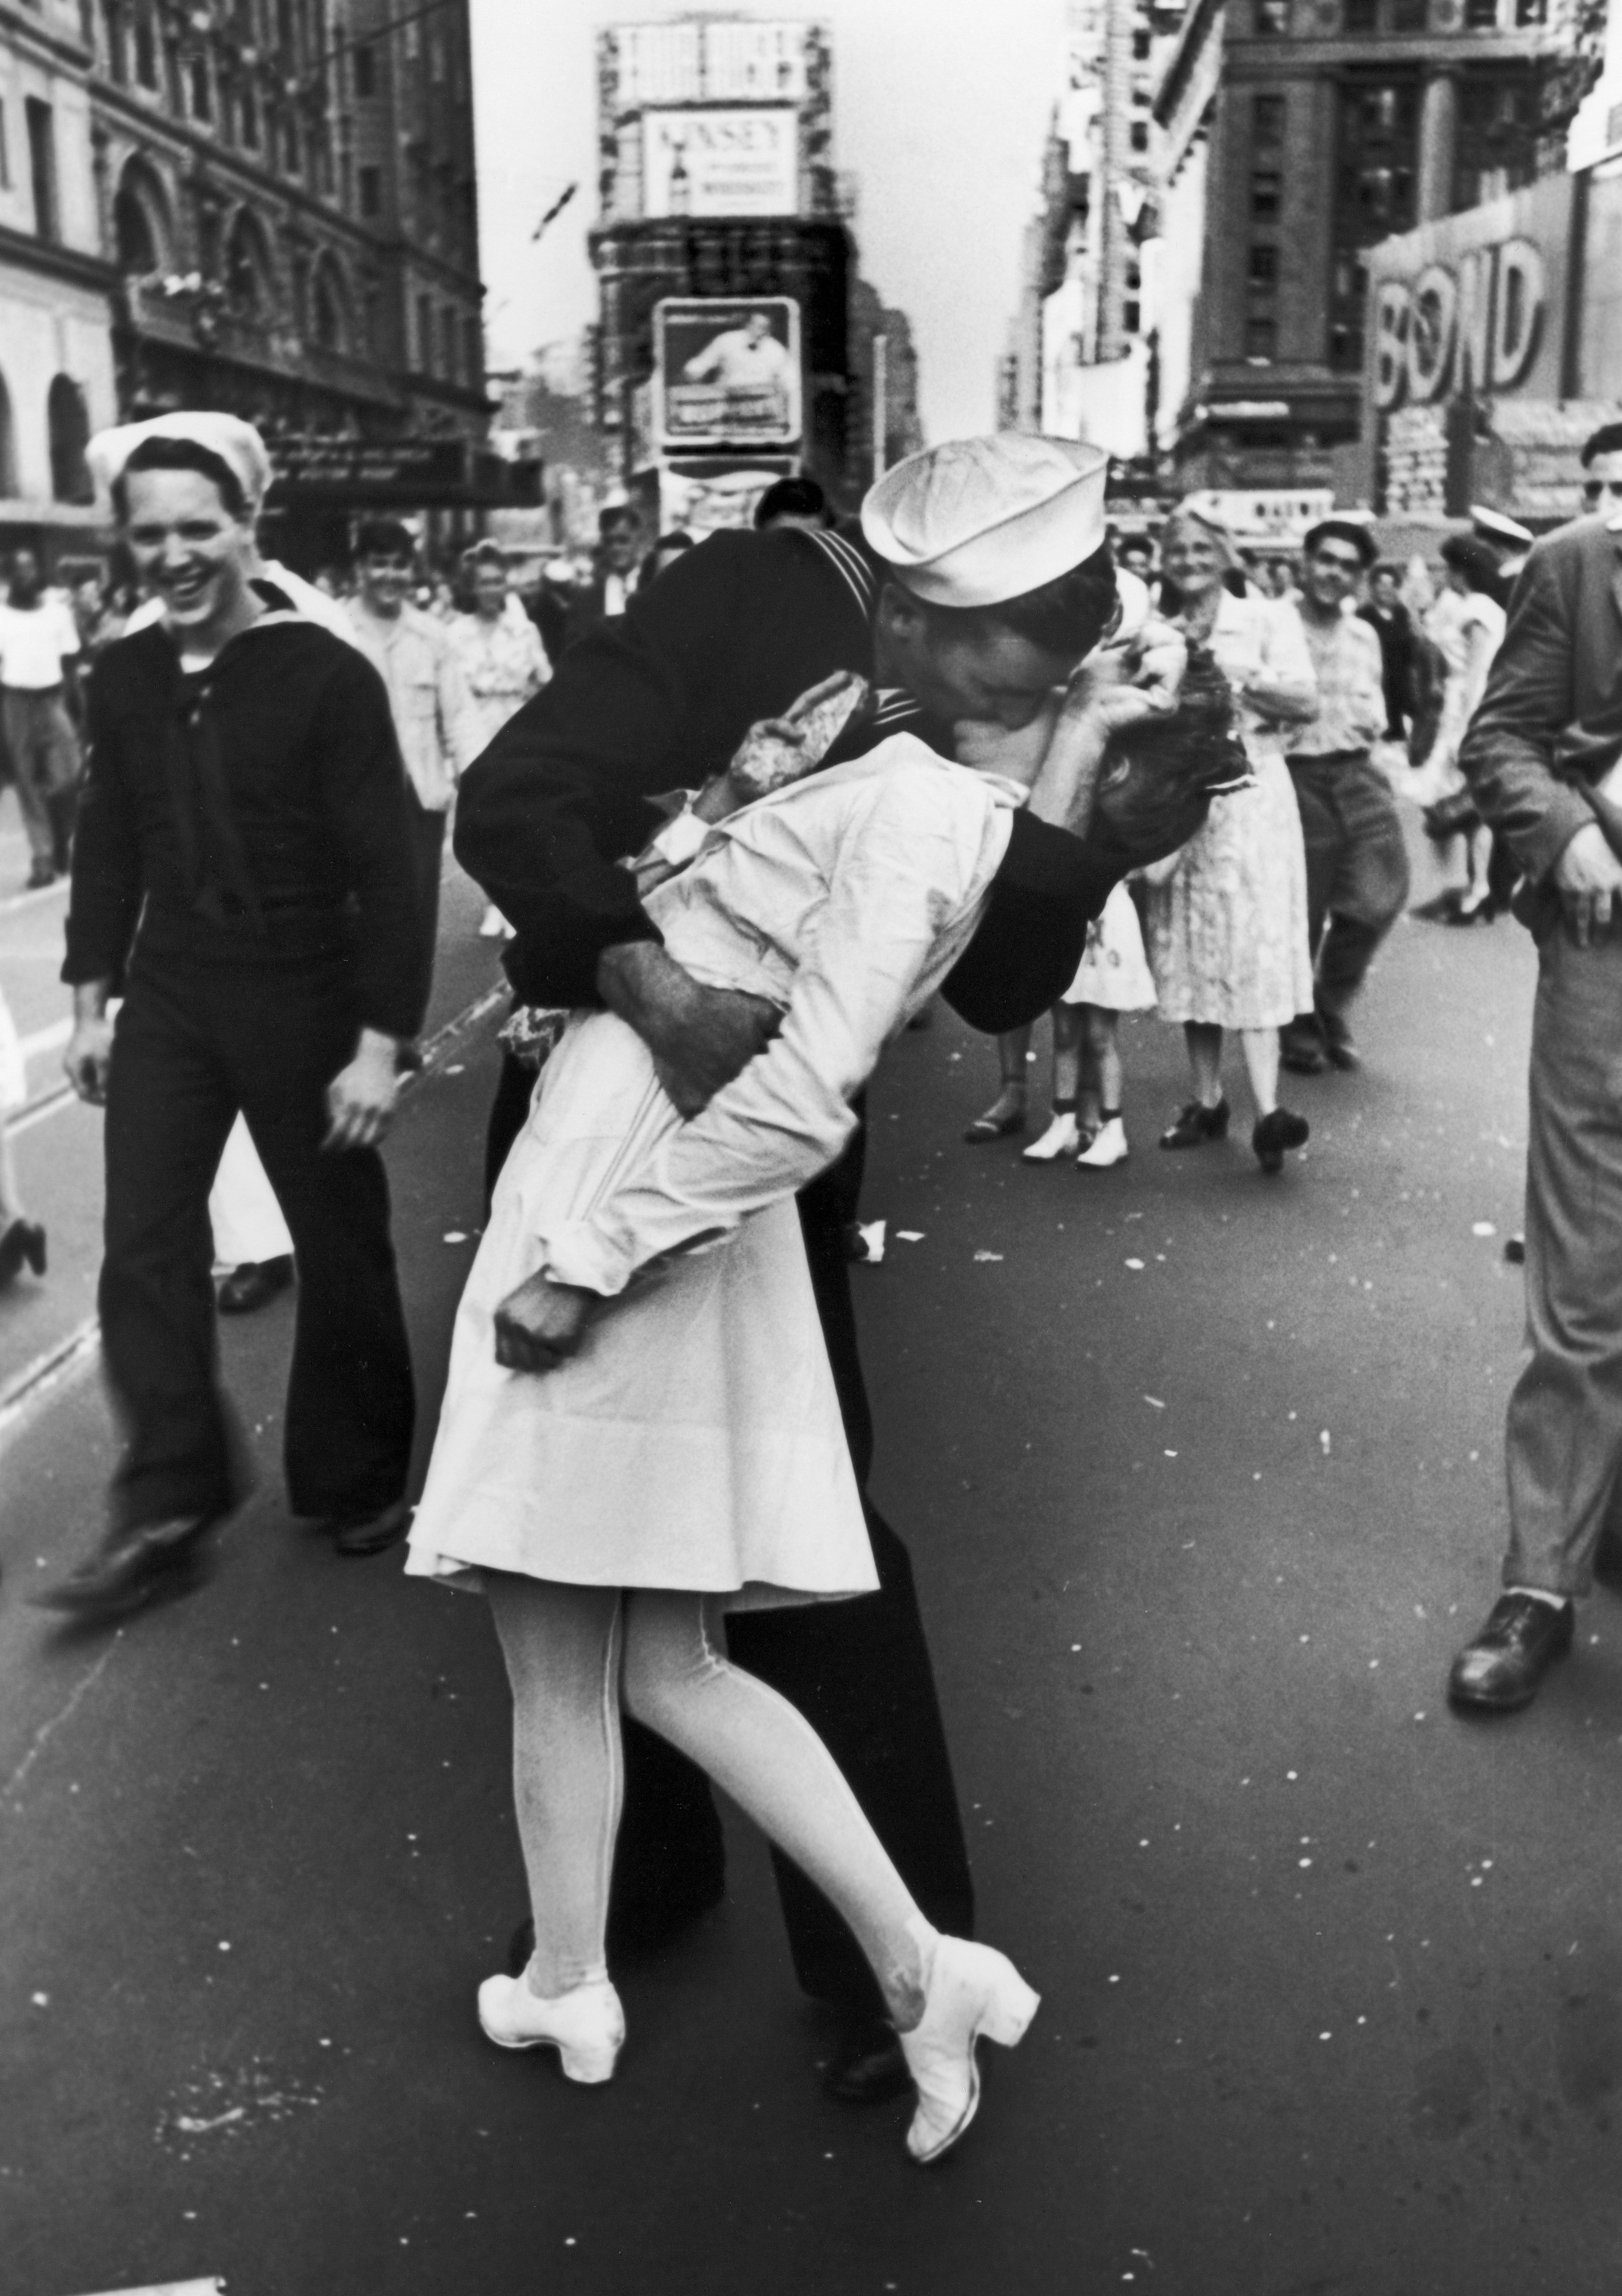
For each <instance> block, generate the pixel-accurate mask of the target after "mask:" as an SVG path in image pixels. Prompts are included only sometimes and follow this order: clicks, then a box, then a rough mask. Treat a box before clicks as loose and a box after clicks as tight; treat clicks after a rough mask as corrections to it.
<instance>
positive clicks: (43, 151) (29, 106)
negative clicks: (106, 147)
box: [22, 95, 62, 245]
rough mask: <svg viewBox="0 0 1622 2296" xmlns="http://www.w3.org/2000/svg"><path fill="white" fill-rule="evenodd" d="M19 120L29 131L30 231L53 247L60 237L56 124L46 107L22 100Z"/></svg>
mask: <svg viewBox="0 0 1622 2296" xmlns="http://www.w3.org/2000/svg"><path fill="white" fill-rule="evenodd" d="M22 110H23V116H24V118H25V119H27V121H28V127H29V176H30V177H31V179H32V182H33V186H34V228H35V230H36V231H37V233H38V234H39V236H40V238H41V239H45V240H49V241H50V242H51V243H52V244H53V245H54V244H55V242H56V241H57V240H58V239H60V237H61V236H62V216H61V212H60V210H59V209H58V207H57V201H56V123H55V119H54V115H53V113H52V111H51V107H50V105H49V104H48V103H42V102H41V101H40V99H39V98H38V96H37V95H29V96H25V97H24V99H23V104H22Z"/></svg>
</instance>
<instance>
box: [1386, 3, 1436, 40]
mask: <svg viewBox="0 0 1622 2296" xmlns="http://www.w3.org/2000/svg"><path fill="white" fill-rule="evenodd" d="M1428 24H1429V10H1428V8H1427V5H1426V0H1391V29H1392V30H1393V31H1394V32H1422V31H1424V30H1425V29H1427V26H1428Z"/></svg>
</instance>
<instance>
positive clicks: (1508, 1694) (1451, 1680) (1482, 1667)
mask: <svg viewBox="0 0 1622 2296" xmlns="http://www.w3.org/2000/svg"><path fill="white" fill-rule="evenodd" d="M1576 1623H1577V1608H1576V1605H1575V1604H1574V1603H1561V1604H1560V1608H1559V1609H1558V1610H1557V1609H1556V1608H1555V1606H1554V1605H1553V1603H1540V1602H1539V1601H1538V1600H1537V1599H1536V1596H1535V1595H1500V1596H1499V1597H1498V1600H1497V1601H1496V1602H1495V1603H1494V1605H1493V1607H1492V1609H1491V1610H1490V1611H1488V1612H1487V1614H1486V1625H1485V1626H1484V1627H1483V1628H1482V1629H1481V1631H1480V1633H1479V1634H1478V1636H1476V1638H1475V1640H1474V1642H1470V1643H1466V1644H1465V1645H1464V1648H1463V1649H1462V1650H1461V1652H1459V1655H1458V1657H1457V1658H1456V1659H1454V1661H1453V1671H1452V1672H1451V1673H1450V1674H1449V1676H1448V1677H1447V1695H1448V1697H1449V1699H1450V1700H1451V1701H1452V1702H1453V1704H1454V1705H1455V1706H1471V1707H1484V1708H1486V1710H1487V1711H1488V1712H1490V1713H1494V1714H1510V1713H1512V1712H1513V1711H1514V1710H1515V1709H1516V1708H1517V1707H1520V1706H1530V1704H1531V1703H1532V1701H1533V1700H1534V1699H1535V1698H1536V1695H1537V1685H1538V1684H1539V1683H1540V1682H1541V1681H1542V1680H1543V1678H1544V1671H1545V1669H1547V1668H1548V1666H1549V1665H1550V1663H1551V1661H1553V1660H1555V1659H1557V1658H1564V1656H1565V1655H1566V1652H1568V1650H1569V1649H1570V1648H1571V1638H1572V1635H1573V1632H1574V1630H1575V1628H1576Z"/></svg>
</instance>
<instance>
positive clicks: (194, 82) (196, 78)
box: [185, 56, 214, 119]
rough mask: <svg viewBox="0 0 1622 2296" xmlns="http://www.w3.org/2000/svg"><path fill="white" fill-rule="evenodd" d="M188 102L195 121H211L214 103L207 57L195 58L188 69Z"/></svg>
mask: <svg viewBox="0 0 1622 2296" xmlns="http://www.w3.org/2000/svg"><path fill="white" fill-rule="evenodd" d="M185 78H186V92H187V100H188V101H189V102H190V104H191V107H192V117H193V119H212V118H213V116H214V102H213V96H212V94H211V91H210V87H209V61H208V58H207V57H206V56H193V58H192V61H191V62H190V64H189V65H188V66H187V68H186V76H185Z"/></svg>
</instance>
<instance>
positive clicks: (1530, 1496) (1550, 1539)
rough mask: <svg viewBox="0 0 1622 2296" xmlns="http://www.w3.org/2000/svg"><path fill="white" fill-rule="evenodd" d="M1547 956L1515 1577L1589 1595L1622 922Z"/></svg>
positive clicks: (1618, 1078)
mask: <svg viewBox="0 0 1622 2296" xmlns="http://www.w3.org/2000/svg"><path fill="white" fill-rule="evenodd" d="M1538 955H1539V964H1538V979H1537V1002H1536V1007H1535V1008H1534V1013H1533V1019H1532V1070H1531V1078H1530V1099H1531V1134H1530V1139H1529V1143H1528V1152H1527V1274H1526V1286H1527V1332H1526V1353H1525V1355H1524V1357H1523V1358H1522V1364H1521V1370H1520V1374H1519V1378H1518V1379H1517V1380H1516V1382H1515V1386H1514V1390H1513V1391H1512V1393H1511V1398H1510V1408H1509V1416H1508V1422H1507V1424H1506V1428H1505V1441H1504V1452H1505V1464H1506V1468H1507V1472H1508V1481H1509V1496H1510V1544H1509V1551H1508V1553H1507V1554H1506V1555H1505V1557H1504V1562H1503V1583H1504V1585H1505V1586H1506V1587H1541V1588H1543V1589H1544V1590H1545V1591H1546V1592H1547V1593H1549V1594H1552V1595H1585V1594H1587V1592H1588V1591H1589V1588H1590V1587H1591V1586H1592V1585H1593V1557H1594V1550H1595V1548H1596V1547H1597V1546H1598V1544H1599V1541H1600V1537H1601V1532H1602V1531H1603V1530H1604V1529H1605V1527H1606V1523H1607V1520H1608V1517H1610V1519H1612V1520H1613V1521H1614V1514H1613V1512H1612V1511H1613V1509H1614V1507H1615V1504H1616V1501H1617V1498H1618V1487H1619V1485H1622V931H1611V932H1610V933H1608V934H1606V935H1604V936H1603V937H1602V938H1601V939H1596V940H1595V941H1593V943H1592V944H1591V946H1590V947H1587V948H1578V947H1577V945H1576V943H1575V942H1574V941H1573V940H1572V939H1571V938H1570V936H1569V934H1568V932H1567V931H1566V929H1565V927H1564V925H1563V924H1560V923H1555V924H1553V925H1552V926H1551V927H1550V928H1549V929H1548V930H1547V931H1545V932H1544V938H1543V939H1542V941H1541V942H1540V944H1539V952H1538Z"/></svg>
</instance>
